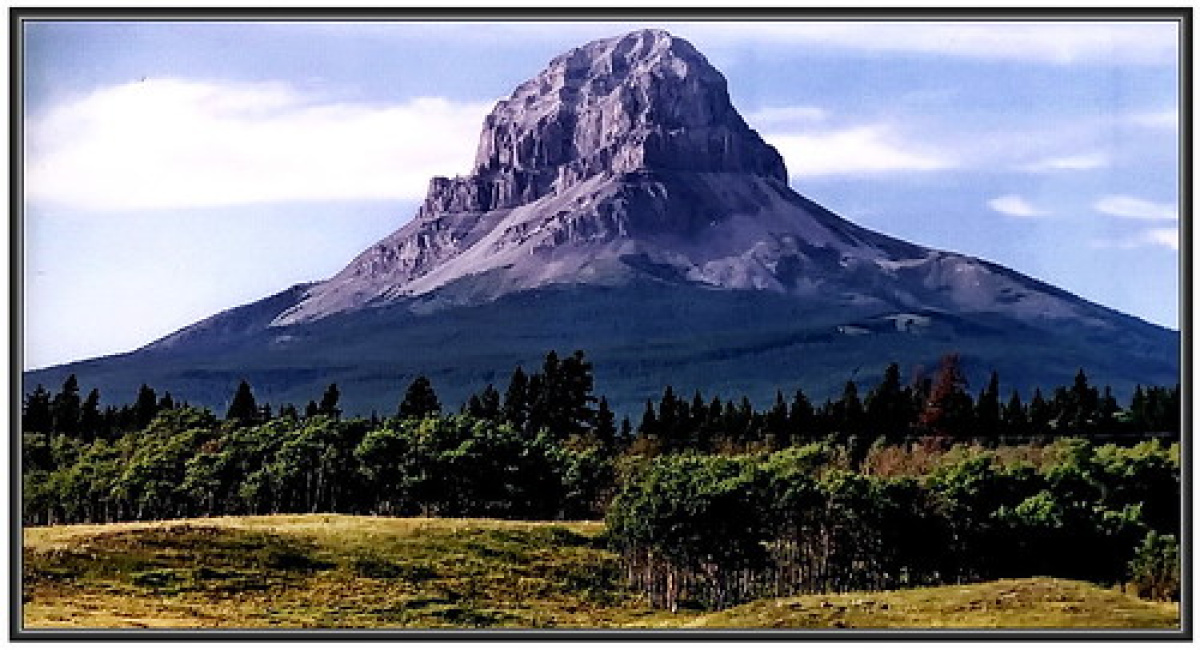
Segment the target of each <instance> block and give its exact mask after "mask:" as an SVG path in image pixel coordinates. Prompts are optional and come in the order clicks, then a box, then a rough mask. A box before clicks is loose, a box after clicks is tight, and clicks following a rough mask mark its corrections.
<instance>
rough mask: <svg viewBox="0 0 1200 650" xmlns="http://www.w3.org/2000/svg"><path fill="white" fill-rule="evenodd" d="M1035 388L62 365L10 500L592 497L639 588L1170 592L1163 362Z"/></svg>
mask: <svg viewBox="0 0 1200 650" xmlns="http://www.w3.org/2000/svg"><path fill="white" fill-rule="evenodd" d="M860 395H861V396H860ZM1048 395H1049V397H1045V396H1043V394H1042V393H1041V392H1040V391H1035V392H1034V393H1033V395H1032V397H1031V399H1030V400H1029V402H1028V403H1025V402H1024V401H1023V400H1022V398H1021V396H1020V395H1019V394H1018V393H1017V392H1015V391H1014V392H1013V393H1012V394H1011V396H1010V397H1009V398H1008V399H1007V400H1004V399H1001V395H1000V390H999V378H998V376H997V375H996V374H994V373H993V374H992V376H991V377H990V379H989V382H988V384H987V385H986V386H985V387H984V388H983V389H982V390H981V391H980V392H979V393H978V394H977V395H976V396H972V394H971V393H970V392H968V390H967V386H966V382H965V380H964V379H963V375H962V372H961V370H960V368H959V363H958V359H957V357H954V356H949V357H947V358H946V359H945V360H943V363H942V366H941V368H940V370H939V372H938V373H937V374H936V376H934V377H931V378H922V377H918V378H916V379H915V380H912V381H909V382H907V383H906V382H903V381H902V379H901V376H900V372H899V368H898V366H896V365H895V364H892V365H891V366H889V367H888V368H887V369H886V370H885V372H884V374H883V379H882V380H881V381H880V382H879V383H878V384H877V385H875V386H873V387H871V388H870V389H869V390H866V391H865V392H862V393H860V387H859V386H858V385H857V384H855V383H854V382H847V383H846V385H845V387H844V389H843V391H842V392H841V394H840V395H839V396H838V397H837V398H836V399H828V400H826V401H825V402H823V403H821V404H814V403H813V402H811V401H810V400H809V398H808V397H807V396H806V395H805V394H804V393H803V391H796V392H795V393H794V394H793V395H792V396H791V397H790V398H789V399H785V397H784V395H783V393H782V392H780V393H778V394H777V395H776V398H775V400H774V403H773V404H772V405H770V406H769V407H768V408H767V409H766V410H761V411H760V410H756V409H755V408H754V407H753V405H752V404H751V402H750V400H749V399H747V398H745V397H742V398H740V399H737V400H722V399H720V398H718V397H713V398H711V399H706V398H705V397H704V396H703V395H702V394H700V393H695V394H694V395H693V396H692V397H691V398H690V399H687V398H684V397H681V396H678V395H676V394H675V392H674V389H673V388H671V387H669V386H668V387H666V388H665V390H664V391H663V393H662V396H661V398H660V399H658V400H657V401H648V402H647V403H646V406H645V410H644V412H643V414H642V416H641V418H640V419H639V420H638V422H637V425H636V426H635V425H634V424H633V423H632V422H631V420H630V419H629V418H628V417H626V418H623V419H622V420H621V421H620V423H618V422H617V416H616V415H615V414H614V413H613V411H612V410H611V408H610V407H609V405H608V402H607V401H606V400H605V399H604V398H603V397H600V396H597V395H595V387H594V381H593V374H592V365H591V363H590V362H589V361H587V359H586V358H585V356H584V354H583V353H582V352H575V353H574V354H572V355H570V356H568V357H565V358H563V357H559V355H558V354H557V353H555V352H550V353H548V354H547V355H546V357H545V359H544V360H543V362H542V364H541V366H540V367H539V368H537V369H534V370H530V371H527V370H525V369H524V368H522V367H520V366H518V367H517V368H515V369H514V371H513V373H512V375H511V377H510V379H509V382H508V385H507V386H506V387H504V389H503V391H501V390H500V389H499V388H497V387H496V386H493V385H490V384H489V385H487V386H485V387H484V388H483V389H482V390H481V391H479V392H478V393H476V394H474V395H472V396H470V397H469V398H468V399H467V400H466V401H465V403H464V404H462V406H461V408H459V409H458V410H457V412H445V408H444V405H443V404H442V402H441V400H440V399H439V397H438V395H437V392H436V390H435V387H434V386H433V385H432V383H431V382H430V381H429V379H428V378H426V377H424V376H420V377H417V378H415V379H414V380H413V381H412V382H411V383H410V384H409V385H408V387H407V389H406V390H404V391H398V395H397V403H396V408H395V410H394V412H393V413H391V414H388V415H385V416H383V417H380V416H379V415H378V414H372V416H371V417H370V418H344V417H343V413H342V410H341V408H340V407H339V401H340V398H341V392H340V390H339V389H338V387H337V386H336V385H334V384H331V385H329V386H328V387H327V388H326V389H325V391H324V393H323V394H322V395H321V396H320V397H319V398H316V399H313V400H311V401H309V402H308V403H307V404H306V405H305V406H304V407H303V408H299V407H297V406H296V405H292V404H282V405H279V406H278V407H273V406H272V405H270V404H265V403H260V402H259V401H258V400H257V399H256V398H255V396H254V392H253V387H252V386H251V385H250V384H249V382H246V381H242V382H241V383H240V384H239V385H238V386H237V388H236V389H235V390H234V391H233V394H232V395H231V397H230V400H229V403H228V407H227V409H226V412H225V413H224V417H223V418H220V417H218V416H217V415H216V414H214V413H212V412H211V411H208V410H205V409H201V408H195V407H192V406H189V405H188V404H186V403H182V402H178V401H176V400H175V399H174V398H173V397H172V396H171V395H170V394H169V393H164V394H162V395H161V396H160V395H159V394H157V393H156V391H155V390H154V389H152V388H150V387H148V386H145V385H143V386H141V387H140V388H139V390H138V392H137V393H136V397H135V399H134V401H133V402H132V403H130V404H127V405H122V406H101V403H100V395H99V393H98V392H97V391H95V390H92V391H90V392H89V393H88V394H87V395H86V396H85V397H83V398H81V397H80V387H79V385H78V382H77V380H76V378H75V377H74V376H71V377H68V378H67V380H66V381H65V382H64V384H63V386H62V388H61V389H60V390H59V392H58V393H56V394H51V393H50V392H49V391H47V390H46V389H45V388H44V387H42V386H38V387H36V388H35V389H34V390H33V391H31V392H30V393H29V394H28V395H27V396H26V397H25V401H24V404H23V420H22V424H23V427H22V428H23V432H24V436H23V445H22V449H21V453H22V466H23V501H24V512H23V514H24V521H25V522H26V523H29V524H48V523H70V522H109V521H123V520H145V519H163V518H173V517H187V516H217V515H240V514H268V513H295V512H343V513H354V514H382V515H428V516H490V517H509V518H523V519H554V518H594V517H602V516H605V515H607V517H608V521H609V526H610V530H611V533H612V539H613V541H614V544H615V545H616V547H617V548H618V549H619V550H620V551H621V553H622V557H623V558H624V561H625V566H626V569H627V571H628V577H629V579H630V583H631V584H632V585H634V586H636V587H637V588H639V589H642V590H643V591H644V592H645V593H646V594H647V595H648V597H649V598H650V599H651V601H652V602H653V603H654V604H655V605H657V606H664V607H675V606H678V605H679V604H680V603H681V602H689V601H690V602H694V603H697V604H701V605H705V606H715V607H720V606H725V605H728V604H731V603H735V602H740V601H742V600H745V599H747V598H751V597H757V596H761V595H766V594H788V593H797V592H808V591H812V592H816V591H836V590H845V589H880V588H889V587H899V586H912V585H921V584H934V583H941V582H950V581H960V580H976V579H986V578H991V577H999V576H1007V575H1031V574H1049V575H1062V576H1070V577H1081V578H1086V579H1092V580H1098V581H1102V582H1113V581H1117V580H1121V579H1126V578H1133V579H1135V580H1136V581H1138V582H1139V584H1145V585H1153V586H1151V587H1147V589H1148V593H1152V594H1154V595H1158V596H1161V595H1164V594H1166V595H1168V596H1169V595H1171V594H1173V593H1177V591H1178V579H1177V577H1176V578H1174V582H1173V581H1172V580H1173V579H1172V576H1177V575H1178V549H1177V542H1176V538H1175V537H1174V535H1176V534H1177V533H1178V530H1179V519H1178V518H1179V494H1180V493H1179V466H1178V449H1177V446H1175V447H1172V448H1169V449H1168V448H1165V447H1163V446H1162V445H1161V444H1159V442H1157V441H1153V442H1145V443H1141V444H1136V445H1135V443H1138V441H1139V440H1141V439H1143V438H1144V437H1145V435H1144V434H1146V433H1147V432H1154V433H1167V434H1172V433H1173V434H1176V435H1177V434H1178V431H1179V420H1180V403H1179V389H1178V387H1175V388H1160V387H1148V388H1142V387H1138V388H1137V390H1136V391H1135V392H1134V395H1133V397H1132V400H1131V402H1130V404H1129V406H1128V407H1127V408H1121V407H1120V405H1119V404H1118V403H1117V401H1116V399H1115V398H1114V397H1113V395H1112V392H1111V390H1109V389H1107V388H1105V389H1103V390H1099V389H1097V388H1096V387H1093V386H1091V385H1090V384H1089V382H1088V379H1087V376H1086V375H1085V374H1084V372H1083V371H1082V370H1081V371H1080V372H1079V373H1078V374H1077V376H1076V377H1075V380H1074V382H1073V383H1072V385H1070V386H1063V387H1059V388H1056V389H1054V390H1052V391H1050V392H1049V393H1048ZM1078 436H1083V437H1085V438H1086V437H1092V438H1099V437H1101V436H1103V437H1105V439H1106V440H1109V439H1113V438H1114V437H1115V439H1117V440H1120V441H1121V442H1122V445H1124V446H1115V445H1111V444H1110V445H1104V446H1096V445H1095V444H1094V441H1093V442H1082V441H1079V440H1075V439H1074V437H1078ZM1053 440H1059V442H1057V443H1053V444H1057V445H1065V446H1064V447H1063V449H1065V450H1066V453H1065V454H1063V455H1062V458H1060V459H1058V460H1057V461H1056V462H1055V463H1052V464H1049V465H1046V466H1037V467H1034V466H1026V465H1014V464H1011V463H1008V464H1006V463H1002V462H1000V461H999V460H998V458H999V457H998V456H996V455H995V454H992V453H991V452H986V451H979V450H976V451H971V452H969V453H966V455H965V457H964V458H963V459H962V460H961V462H960V463H958V464H954V465H952V466H938V467H937V468H936V469H935V470H930V471H928V472H924V473H916V474H914V473H909V474H900V475H894V473H893V474H886V473H885V474H884V475H880V474H879V473H878V469H879V468H878V467H876V466H873V465H872V463H873V462H874V461H872V460H871V459H872V458H875V457H877V456H879V453H878V452H879V450H884V451H886V450H889V449H894V450H898V451H897V453H899V454H901V455H904V454H907V455H909V456H912V457H916V456H919V455H920V454H924V453H926V451H927V450H932V449H943V450H944V449H947V448H964V449H965V447H963V445H964V444H966V443H968V442H970V443H972V444H980V443H982V446H983V447H987V448H995V449H1004V448H1005V445H1009V444H1011V443H1014V442H1028V441H1034V443H1035V444H1037V445H1045V444H1047V443H1049V442H1050V441H1053ZM614 498H615V501H614ZM1173 545H1174V546H1173ZM1171 549H1175V550H1174V553H1175V555H1174V556H1171V555H1170V553H1171ZM1164 557H1166V558H1168V559H1167V560H1163V558H1164ZM1170 557H1174V558H1175V560H1174V564H1172V563H1171V561H1170V560H1169V558H1170Z"/></svg>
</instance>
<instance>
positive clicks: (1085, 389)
mask: <svg viewBox="0 0 1200 650" xmlns="http://www.w3.org/2000/svg"><path fill="white" fill-rule="evenodd" d="M1068 401H1069V403H1070V405H1071V410H1070V417H1069V418H1068V419H1067V427H1068V428H1069V430H1071V431H1075V432H1080V433H1082V432H1086V431H1091V430H1092V429H1093V428H1095V424H1096V420H1097V418H1098V417H1099V410H1100V393H1099V391H1097V390H1096V389H1095V388H1093V387H1091V386H1089V385H1088V378H1087V375H1085V374H1084V373H1083V368H1080V369H1079V372H1078V373H1076V375H1075V381H1074V382H1073V383H1072V385H1071V391H1070V394H1069V397H1068Z"/></svg>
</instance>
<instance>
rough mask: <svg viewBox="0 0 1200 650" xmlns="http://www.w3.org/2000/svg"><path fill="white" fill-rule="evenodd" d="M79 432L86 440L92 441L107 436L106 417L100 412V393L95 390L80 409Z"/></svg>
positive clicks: (90, 392)
mask: <svg viewBox="0 0 1200 650" xmlns="http://www.w3.org/2000/svg"><path fill="white" fill-rule="evenodd" d="M79 432H80V433H82V434H83V438H84V440H87V441H92V440H95V439H96V438H98V437H102V436H104V435H105V433H106V432H105V431H104V416H103V414H102V413H101V412H100V391H99V390H97V389H95V388H93V389H92V390H91V391H89V392H88V396H87V398H86V399H84V400H83V406H81V407H80V409H79Z"/></svg>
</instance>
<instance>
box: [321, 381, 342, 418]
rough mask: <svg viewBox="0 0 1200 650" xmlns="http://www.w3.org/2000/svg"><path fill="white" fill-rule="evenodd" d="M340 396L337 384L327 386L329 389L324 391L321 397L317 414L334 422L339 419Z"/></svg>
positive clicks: (340, 413)
mask: <svg viewBox="0 0 1200 650" xmlns="http://www.w3.org/2000/svg"><path fill="white" fill-rule="evenodd" d="M341 395H342V394H341V392H340V391H338V387H337V384H329V387H328V388H326V389H325V393H324V394H323V395H321V403H320V404H318V405H317V412H318V413H320V414H321V415H325V416H328V417H331V418H333V419H335V420H336V419H338V418H340V417H341V416H342V409H340V408H338V400H339V399H340V398H341Z"/></svg>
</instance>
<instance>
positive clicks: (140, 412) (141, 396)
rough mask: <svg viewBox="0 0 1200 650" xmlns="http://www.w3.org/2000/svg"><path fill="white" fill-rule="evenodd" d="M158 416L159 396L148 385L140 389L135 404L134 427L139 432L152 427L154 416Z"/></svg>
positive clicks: (143, 385)
mask: <svg viewBox="0 0 1200 650" xmlns="http://www.w3.org/2000/svg"><path fill="white" fill-rule="evenodd" d="M156 415H158V395H156V394H155V392H154V389H153V388H150V387H149V386H147V385H146V384H142V385H141V387H139V388H138V394H137V399H136V400H135V401H134V403H133V426H134V427H135V428H137V429H138V430H141V429H145V428H146V427H147V426H149V425H150V422H151V420H153V419H154V416H156Z"/></svg>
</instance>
